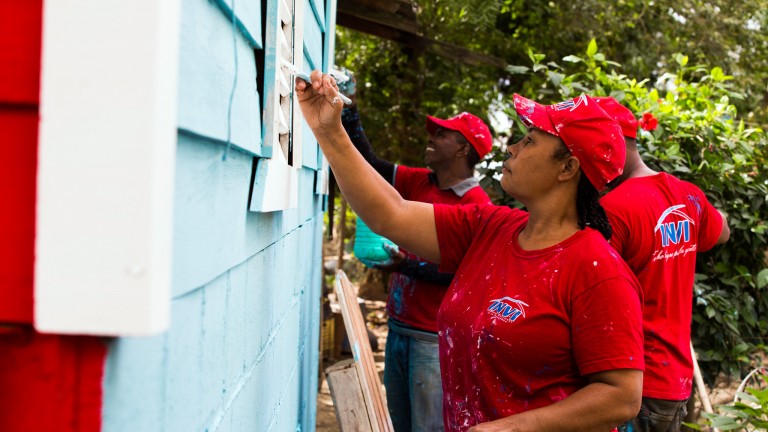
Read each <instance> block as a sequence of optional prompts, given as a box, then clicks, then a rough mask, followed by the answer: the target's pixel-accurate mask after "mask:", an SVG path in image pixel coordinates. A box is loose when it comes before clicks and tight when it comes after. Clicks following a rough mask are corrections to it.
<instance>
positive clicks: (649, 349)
mask: <svg viewBox="0 0 768 432" xmlns="http://www.w3.org/2000/svg"><path fill="white" fill-rule="evenodd" d="M597 101H598V103H599V104H600V105H601V107H602V108H603V109H605V111H606V112H608V113H609V114H611V115H612V116H613V117H614V118H615V119H616V120H617V121H619V123H620V124H621V126H622V130H623V133H624V135H625V141H626V144H627V159H626V163H625V169H624V173H623V174H622V176H620V177H619V178H618V179H617V181H615V183H617V184H614V185H612V189H611V191H610V192H609V193H608V194H606V195H605V196H603V197H602V198H601V200H600V203H601V204H602V205H603V207H604V208H605V211H606V213H607V214H608V219H609V220H610V222H611V227H612V228H613V235H612V237H611V240H610V243H611V245H612V246H613V247H614V249H616V250H617V251H618V252H619V254H620V255H621V257H622V258H623V259H624V260H625V261H626V262H627V264H628V265H629V267H630V268H631V269H632V271H633V272H634V273H635V276H636V277H637V279H638V281H639V282H640V285H641V286H642V289H643V298H644V302H643V335H644V338H645V343H644V350H645V374H644V377H643V406H642V408H641V410H640V414H639V415H638V416H637V418H636V419H635V420H634V421H633V422H632V429H629V428H627V429H626V430H634V431H654V432H655V431H664V432H666V431H670V432H672V431H679V430H680V427H681V423H682V421H683V419H684V418H685V414H686V402H687V399H688V398H689V397H690V395H691V389H692V380H693V359H692V357H691V350H690V332H691V308H692V299H693V282H694V276H695V273H696V254H697V252H704V251H707V250H709V249H711V248H712V247H713V246H715V245H716V244H718V243H722V242H725V241H726V240H727V238H728V235H729V231H728V226H727V224H726V223H725V219H724V217H723V216H722V215H721V214H720V212H718V210H717V209H715V207H714V206H712V204H710V203H709V201H708V200H707V197H706V195H705V194H704V192H702V191H701V189H699V188H698V187H696V186H695V185H693V184H691V183H688V182H685V181H682V180H680V179H678V178H676V177H674V176H672V175H669V174H666V173H657V172H655V171H653V170H651V169H650V168H648V167H647V166H646V165H645V163H643V161H642V159H641V158H640V154H639V152H638V150H637V143H636V141H635V138H636V134H637V121H636V120H635V118H634V115H633V114H632V113H631V112H630V111H629V110H628V109H626V108H624V107H623V106H621V105H620V104H619V103H618V102H616V101H615V100H613V99H612V98H601V99H597Z"/></svg>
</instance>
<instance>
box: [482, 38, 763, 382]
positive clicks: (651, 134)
mask: <svg viewBox="0 0 768 432" xmlns="http://www.w3.org/2000/svg"><path fill="white" fill-rule="evenodd" d="M529 57H530V60H531V62H532V66H531V67H527V66H513V67H510V68H508V71H509V72H510V73H516V74H523V75H527V77H528V78H529V79H528V81H527V84H526V90H525V91H524V94H525V95H526V96H530V95H535V98H536V99H537V100H539V101H540V102H542V103H554V102H558V101H561V100H563V99H566V98H572V97H575V96H578V95H579V94H582V93H588V94H591V95H594V96H612V97H614V98H616V99H617V100H618V101H620V102H621V103H622V104H624V105H625V106H627V107H628V108H629V109H631V110H632V112H634V113H635V114H636V116H637V117H640V116H641V115H644V114H645V115H646V118H649V119H650V118H651V117H650V116H651V115H652V116H653V118H655V119H657V120H658V126H657V127H656V128H655V129H653V130H641V131H640V133H639V134H638V147H639V148H640V152H641V155H642V156H643V159H644V161H645V162H646V163H647V164H648V165H649V166H650V167H651V168H653V169H655V170H659V171H665V172H668V173H670V174H672V175H675V176H677V177H679V178H681V179H684V180H687V181H690V182H692V183H695V184H696V185H698V186H699V187H700V188H701V189H702V190H703V191H705V193H706V194H707V197H708V198H709V200H710V201H711V202H712V204H713V205H715V207H717V208H718V209H721V210H723V211H725V212H726V213H727V215H728V223H729V225H730V227H731V239H730V241H729V242H728V243H726V244H725V245H723V246H719V247H716V248H714V250H712V251H710V252H707V253H704V254H700V255H699V259H698V263H697V275H696V282H695V288H694V289H695V300H694V301H695V304H694V306H693V307H694V310H693V321H694V323H693V331H692V338H693V342H694V345H695V346H696V348H697V350H698V352H699V361H700V362H702V368H703V369H705V371H706V372H708V375H709V376H714V375H715V374H716V371H715V370H716V369H721V367H722V366H723V365H725V367H726V368H727V369H729V370H728V372H730V373H732V374H734V375H736V374H738V371H739V369H743V368H745V367H746V366H747V365H748V363H749V361H750V355H751V354H753V353H755V352H756V351H757V350H759V349H765V345H764V344H765V341H766V338H767V336H766V335H768V332H767V331H768V295H766V294H767V293H766V286H768V269H766V268H765V267H766V251H767V250H768V237H766V230H768V221H767V220H766V219H767V218H768V170H766V169H765V165H766V162H768V160H767V158H766V156H767V154H768V151H767V150H766V145H767V144H768V139H767V138H766V134H765V133H764V132H763V130H762V129H761V128H760V127H759V126H758V125H756V124H749V123H748V122H745V121H744V120H743V119H740V118H739V116H738V113H737V112H736V108H735V106H734V105H733V104H732V103H731V102H732V101H733V100H735V99H740V98H743V95H742V94H741V93H739V91H738V90H737V89H734V88H732V85H731V84H730V81H731V79H732V77H730V76H728V75H726V74H725V72H724V71H723V70H722V69H721V68H719V67H712V68H709V67H707V66H704V65H693V66H691V65H688V58H687V57H686V56H684V55H682V54H678V55H676V57H675V62H676V66H675V65H667V66H668V67H666V69H667V70H675V69H676V70H677V72H676V73H666V74H664V75H662V76H660V77H659V79H658V80H657V81H656V82H655V83H650V82H648V80H642V81H638V80H636V79H633V78H631V77H628V76H626V75H624V74H622V73H621V72H620V70H621V65H620V64H618V63H616V62H612V61H610V60H607V59H606V58H605V56H604V55H603V54H602V53H600V52H599V51H598V48H597V44H596V43H595V41H594V40H592V41H591V42H590V44H589V46H588V48H587V51H586V53H585V55H584V56H575V55H569V56H567V57H565V58H563V62H564V63H563V64H564V65H565V66H561V65H559V64H557V63H555V62H547V63H543V62H544V56H543V55H541V54H536V53H534V52H532V51H529ZM504 110H505V111H506V112H507V114H508V115H509V117H510V118H514V119H516V118H517V116H516V115H515V114H514V107H513V106H512V105H511V101H509V100H508V101H506V102H505V106H504ZM515 122H516V123H515V124H516V125H517V128H516V130H514V131H512V133H511V134H512V137H511V138H510V139H512V140H516V139H517V136H518V135H520V134H521V133H523V132H524V127H523V126H522V124H520V123H519V121H517V120H515ZM649 129H652V128H650V127H649ZM512 142H514V141H512ZM501 159H503V155H502V154H500V153H497V154H495V155H493V158H492V161H496V162H498V161H500V160H501ZM499 170H500V168H499V167H498V164H494V163H490V164H488V165H486V166H485V167H484V168H483V169H482V170H481V174H482V175H483V179H482V182H481V184H483V186H484V187H485V188H486V190H488V191H489V192H490V193H491V194H492V195H494V196H493V198H495V199H496V200H497V203H501V204H509V205H517V203H515V202H514V200H513V199H512V198H510V197H504V196H503V194H501V188H500V186H499V184H498V181H497V180H495V179H494V175H495V176H496V177H498V175H499ZM494 192H495V193H494ZM713 372H715V373H713Z"/></svg>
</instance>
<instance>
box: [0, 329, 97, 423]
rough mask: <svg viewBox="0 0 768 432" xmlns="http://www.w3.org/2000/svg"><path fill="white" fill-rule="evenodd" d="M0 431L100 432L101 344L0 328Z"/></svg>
mask: <svg viewBox="0 0 768 432" xmlns="http://www.w3.org/2000/svg"><path fill="white" fill-rule="evenodd" d="M0 353H3V354H2V355H0V425H1V426H0V429H2V430H3V431H4V432H16V431H18V432H22V431H23V432H34V431H41V432H42V431H56V432H86V431H99V430H101V394H102V376H103V368H104V357H105V353H106V349H105V345H104V342H102V341H101V340H100V339H99V338H95V337H90V336H60V335H44V334H40V333H36V332H35V331H33V330H31V329H29V328H26V329H22V328H15V329H11V330H8V329H6V330H2V329H0Z"/></svg>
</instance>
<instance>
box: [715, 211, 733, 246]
mask: <svg viewBox="0 0 768 432" xmlns="http://www.w3.org/2000/svg"><path fill="white" fill-rule="evenodd" d="M718 212H720V216H722V217H723V228H722V229H721V231H720V237H718V238H717V243H715V244H723V243H725V242H727V241H728V239H729V238H731V229H730V228H729V227H728V217H727V216H726V214H725V212H724V211H722V210H718Z"/></svg>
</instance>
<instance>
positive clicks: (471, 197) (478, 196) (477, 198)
mask: <svg viewBox="0 0 768 432" xmlns="http://www.w3.org/2000/svg"><path fill="white" fill-rule="evenodd" d="M462 201H463V202H466V203H467V204H482V205H492V204H493V202H492V201H491V198H490V197H489V196H488V194H487V193H486V192H485V190H484V189H483V188H482V187H480V185H477V186H475V187H473V188H472V189H469V190H468V191H467V192H466V193H465V194H464V196H463V197H462Z"/></svg>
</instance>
